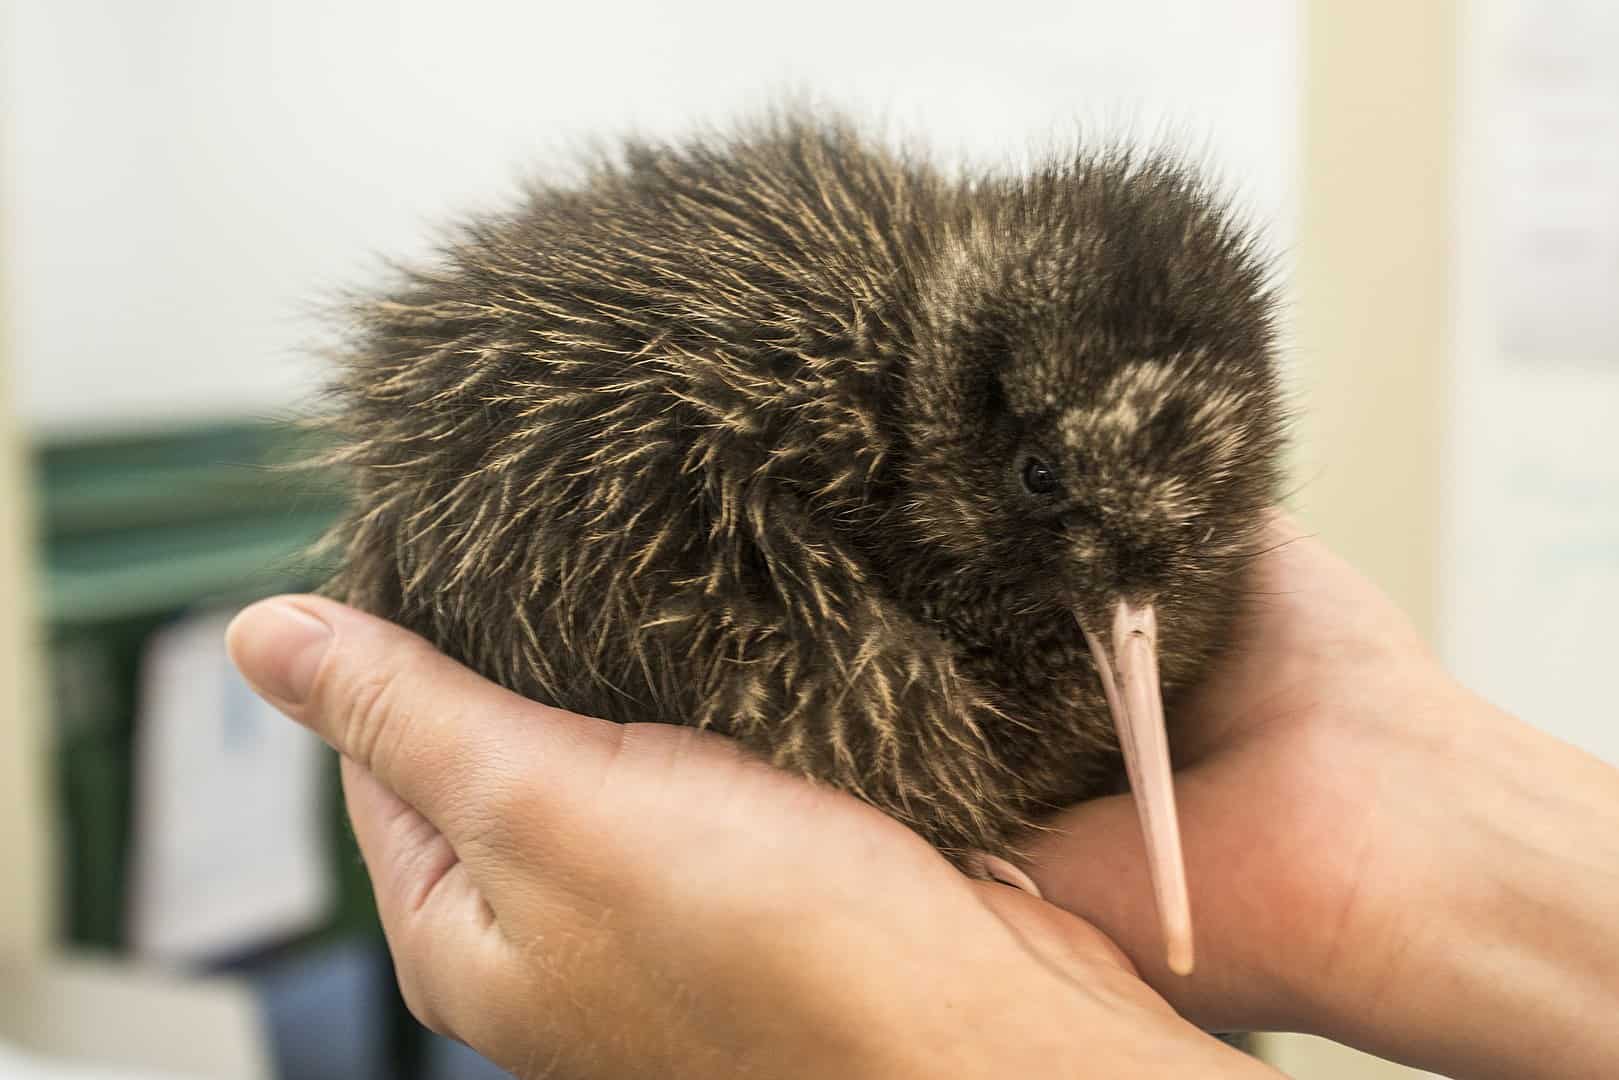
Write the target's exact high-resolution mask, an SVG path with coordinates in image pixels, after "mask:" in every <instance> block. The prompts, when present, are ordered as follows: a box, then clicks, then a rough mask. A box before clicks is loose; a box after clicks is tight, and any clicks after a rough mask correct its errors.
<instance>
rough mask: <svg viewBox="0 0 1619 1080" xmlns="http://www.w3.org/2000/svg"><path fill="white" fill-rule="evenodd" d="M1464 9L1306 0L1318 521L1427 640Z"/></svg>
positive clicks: (1300, 322) (1302, 303) (1387, 0)
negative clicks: (1461, 14)
mask: <svg viewBox="0 0 1619 1080" xmlns="http://www.w3.org/2000/svg"><path fill="white" fill-rule="evenodd" d="M1456 19H1457V9H1456V7H1455V5H1454V4H1453V3H1450V2H1441V0H1423V2H1422V3H1408V2H1406V0H1359V2H1356V3H1341V2H1337V0H1309V3H1308V4H1307V6H1306V9H1305V20H1304V22H1305V37H1306V41H1305V64H1304V80H1305V93H1304V117H1303V125H1304V126H1303V140H1302V144H1301V147H1302V152H1301V187H1302V191H1301V195H1300V217H1301V220H1300V234H1299V253H1298V308H1297V324H1296V325H1297V334H1298V348H1299V353H1298V359H1299V362H1300V373H1301V377H1302V386H1301V390H1302V393H1303V406H1304V411H1303V416H1302V425H1301V428H1300V435H1301V439H1300V457H1299V471H1298V484H1299V485H1300V486H1299V491H1298V495H1297V497H1296V500H1295V505H1296V506H1297V507H1298V509H1299V510H1300V511H1301V512H1302V514H1303V517H1304V519H1305V520H1306V521H1307V522H1308V523H1309V524H1310V525H1311V526H1312V527H1313V528H1315V529H1317V530H1319V532H1320V533H1321V534H1322V535H1323V536H1325V537H1326V539H1327V540H1328V541H1330V542H1331V543H1332V545H1333V546H1334V547H1335V548H1337V549H1338V550H1339V551H1340V552H1341V553H1343V554H1344V555H1345V556H1346V557H1348V558H1349V559H1350V560H1352V561H1353V562H1354V563H1356V564H1357V565H1358V566H1360V567H1361V568H1362V569H1363V570H1365V571H1366V572H1368V573H1369V574H1371V575H1372V577H1373V578H1375V579H1376V580H1377V581H1378V582H1379V583H1380V584H1381V585H1382V586H1383V587H1384V588H1385V589H1387V590H1388V591H1389V592H1390V593H1391V594H1393V596H1394V597H1395V599H1396V600H1398V601H1399V602H1400V604H1401V605H1403V606H1404V608H1405V609H1406V611H1407V612H1408V613H1409V614H1410V615H1411V616H1412V618H1414V619H1415V620H1416V621H1417V623H1418V624H1419V625H1420V626H1421V627H1422V628H1423V629H1424V630H1425V631H1426V632H1427V633H1428V634H1429V635H1430V637H1431V636H1432V634H1433V631H1434V628H1435V626H1434V621H1435V614H1436V597H1437V582H1436V573H1435V569H1436V559H1437V552H1438V536H1439V499H1438V496H1439V485H1440V455H1441V447H1442V439H1443V435H1444V423H1443V417H1442V415H1441V410H1442V401H1441V394H1442V388H1443V380H1444V376H1445V371H1446V367H1447V360H1446V356H1447V351H1448V347H1449V343H1448V336H1449V326H1450V275H1449V272H1448V270H1447V263H1448V261H1449V259H1450V222H1451V216H1450V200H1451V192H1452V183H1451V173H1452V169H1451V161H1452V157H1453V144H1454V141H1455V133H1454V112H1455V107H1454V97H1455V81H1456V80H1455V73H1456V63H1455V51H1456Z"/></svg>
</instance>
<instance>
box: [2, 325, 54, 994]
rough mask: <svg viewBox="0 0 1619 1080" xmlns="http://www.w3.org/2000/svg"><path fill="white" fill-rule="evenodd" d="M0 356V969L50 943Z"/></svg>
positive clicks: (16, 491)
mask: <svg viewBox="0 0 1619 1080" xmlns="http://www.w3.org/2000/svg"><path fill="white" fill-rule="evenodd" d="M9 374H10V369H9V366H8V362H7V361H6V359H5V357H4V356H3V355H0V868H3V869H0V963H4V962H6V961H7V960H13V959H16V958H17V957H19V956H21V957H30V956H33V955H36V954H38V953H40V952H42V951H43V949H44V947H45V944H46V942H47V940H48V938H49V927H50V910H51V908H50V903H49V887H48V886H49V880H50V878H49V862H48V859H47V857H46V843H45V838H46V832H45V829H46V820H47V819H46V815H45V770H44V762H45V756H44V752H43V746H42V735H43V727H44V725H43V723H42V722H41V716H40V712H39V709H38V708H37V705H36V703H37V701H38V700H39V695H38V692H37V691H38V683H37V680H36V671H35V664H34V648H33V646H34V644H35V643H34V641H33V640H32V621H31V613H32V603H31V590H30V589H29V587H28V573H27V567H26V563H27V557H28V552H29V543H28V532H27V529H28V521H29V517H30V515H29V513H28V507H27V501H26V498H25V490H24V484H23V474H22V440H21V436H20V434H19V432H18V430H17V424H16V420H15V418H14V416H13V413H12V411H11V399H10V396H9V385H8V375H9Z"/></svg>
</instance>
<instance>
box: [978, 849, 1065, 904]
mask: <svg viewBox="0 0 1619 1080" xmlns="http://www.w3.org/2000/svg"><path fill="white" fill-rule="evenodd" d="M962 863H963V864H964V866H965V868H966V870H967V872H968V873H969V874H972V875H973V876H974V877H987V878H994V879H995V880H996V881H999V882H1000V883H1001V884H1002V885H1010V886H1012V888H1014V889H1022V890H1023V891H1024V892H1026V893H1028V894H1029V895H1030V896H1032V897H1034V898H1035V899H1036V900H1043V899H1045V898H1044V897H1043V896H1041V895H1040V886H1038V885H1036V884H1035V883H1034V879H1033V878H1031V877H1030V876H1029V875H1028V874H1025V873H1024V872H1023V871H1022V870H1019V869H1018V868H1017V867H1016V866H1013V865H1012V864H1011V863H1009V862H1007V861H1006V860H1005V859H1003V858H1001V857H1000V856H999V855H991V854H989V852H987V851H970V852H968V853H967V857H966V858H964V859H963V860H962Z"/></svg>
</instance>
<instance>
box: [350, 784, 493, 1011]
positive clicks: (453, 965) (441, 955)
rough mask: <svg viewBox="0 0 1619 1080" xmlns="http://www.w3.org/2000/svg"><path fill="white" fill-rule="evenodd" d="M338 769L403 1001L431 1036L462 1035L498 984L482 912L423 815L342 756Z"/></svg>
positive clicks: (488, 923) (482, 904)
mask: <svg viewBox="0 0 1619 1080" xmlns="http://www.w3.org/2000/svg"><path fill="white" fill-rule="evenodd" d="M342 770H343V792H344V795H345V797H346V800H347V802H348V808H349V819H350V821H351V823H352V824H353V828H354V838H355V841H356V843H357V844H358V845H359V848H360V856H361V858H363V859H364V860H365V868H366V872H367V873H368V874H369V875H370V878H371V889H372V893H373V895H374V896H375V898H376V905H377V915H378V917H379V918H380V919H381V921H382V931H383V934H384V935H385V936H386V937H387V939H388V949H389V951H390V952H391V953H392V954H393V957H394V969H395V973H396V976H397V978H398V981H399V989H400V993H401V994H402V995H403V996H404V999H405V1004H406V1005H407V1006H408V1007H409V1008H410V1011H411V1013H412V1014H414V1015H415V1017H416V1018H417V1019H418V1020H420V1021H421V1022H422V1023H423V1024H424V1025H425V1026H427V1027H428V1028H430V1029H432V1030H433V1031H436V1032H438V1033H439V1034H441V1035H457V1036H459V1037H462V1038H466V1037H467V1032H466V1031H465V1028H466V1026H467V1018H468V1016H469V1015H470V1016H475V1015H477V1014H479V1013H481V1012H482V1011H483V1009H482V1001H481V999H482V998H483V997H484V996H485V995H486V994H488V993H491V992H493V991H494V989H495V986H496V985H498V983H499V982H501V981H504V980H502V979H501V972H502V965H501V964H500V963H498V960H499V954H500V953H501V952H502V951H503V943H502V942H501V940H500V939H499V936H498V933H497V932H496V931H495V930H494V927H493V919H492V913H491V911H490V908H489V906H488V904H487V902H486V901H485V900H484V898H483V896H482V895H481V894H480V893H479V892H478V890H477V889H476V888H475V887H473V885H472V882H471V878H470V876H469V875H468V874H467V873H466V869H465V867H464V866H462V864H461V862H460V860H458V859H457V858H456V856H455V851H454V849H453V848H451V847H450V843H449V841H448V840H446V839H445V838H444V836H443V835H442V834H441V833H440V832H439V831H438V830H437V829H435V828H433V826H432V825H431V824H430V823H429V822H428V820H427V819H426V818H424V817H422V816H421V815H420V814H418V813H417V812H416V811H415V810H414V809H412V808H411V806H410V804H408V803H406V802H405V801H404V800H402V799H400V798H399V796H397V795H395V794H394V793H393V792H391V791H389V790H388V788H387V787H386V786H384V785H383V784H382V782H381V781H379V780H378V779H377V778H376V777H375V776H372V775H371V774H370V773H368V772H366V771H365V770H364V769H362V768H360V767H359V766H358V765H356V764H354V763H353V762H352V761H350V760H348V759H347V758H344V759H343V762H342ZM469 996H470V997H472V998H473V1000H471V1001H469V1000H468V999H469ZM496 996H497V998H498V997H499V996H500V995H498V994H497V995H496Z"/></svg>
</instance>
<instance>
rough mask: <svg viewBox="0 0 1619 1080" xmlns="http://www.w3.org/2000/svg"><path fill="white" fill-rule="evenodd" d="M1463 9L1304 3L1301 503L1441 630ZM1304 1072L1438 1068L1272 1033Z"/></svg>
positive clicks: (1331, 537) (1330, 535) (1323, 1076)
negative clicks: (1408, 1065)
mask: <svg viewBox="0 0 1619 1080" xmlns="http://www.w3.org/2000/svg"><path fill="white" fill-rule="evenodd" d="M1457 17H1458V12H1457V8H1456V6H1455V5H1454V4H1452V3H1450V2H1448V0H1446V2H1439V0H1423V2H1422V3H1409V2H1406V0H1359V2H1356V3H1347V2H1343V0H1308V2H1307V4H1306V7H1305V18H1304V24H1305V30H1304V32H1305V38H1306V40H1305V49H1304V57H1305V61H1304V82H1305V92H1304V98H1303V118H1302V122H1303V138H1302V143H1301V161H1300V187H1301V193H1300V218H1301V220H1300V224H1299V250H1298V263H1297V268H1298V279H1297V299H1298V306H1297V309H1296V323H1295V328H1296V334H1297V345H1298V354H1297V360H1298V379H1299V386H1298V389H1299V391H1300V395H1301V404H1302V408H1303V415H1302V417H1301V425H1300V430H1299V436H1300V439H1299V448H1298V459H1297V471H1296V483H1297V485H1298V494H1297V495H1296V497H1295V498H1294V500H1293V505H1294V507H1295V508H1296V509H1297V510H1298V511H1299V512H1300V513H1301V515H1302V517H1303V518H1304V520H1305V522H1306V523H1307V524H1308V525H1309V526H1310V527H1311V528H1312V529H1314V530H1316V531H1317V532H1319V533H1320V534H1321V535H1322V536H1323V537H1325V539H1326V540H1327V541H1328V542H1329V543H1330V544H1332V546H1333V547H1334V548H1336V549H1337V550H1338V551H1340V552H1341V553H1343V554H1344V555H1345V556H1346V557H1348V558H1349V559H1350V560H1352V561H1353V562H1354V563H1356V564H1357V565H1358V566H1360V567H1361V568H1362V569H1363V570H1365V571H1366V572H1367V573H1369V574H1370V575H1371V576H1372V577H1373V578H1374V579H1376V580H1377V581H1378V582H1379V583H1380V584H1381V585H1382V586H1383V587H1384V588H1385V589H1387V590H1388V592H1389V593H1390V594H1391V595H1392V596H1393V597H1394V598H1395V599H1396V600H1397V601H1399V603H1400V604H1401V605H1402V606H1403V607H1404V608H1405V610H1406V611H1407V612H1408V613H1409V614H1410V615H1411V617H1412V618H1413V619H1415V620H1416V622H1417V624H1418V625H1419V626H1421V627H1422V629H1423V630H1424V631H1425V632H1426V633H1427V634H1428V635H1429V637H1430V638H1431V637H1432V636H1433V634H1434V631H1435V618H1436V613H1437V575H1436V563H1437V558H1438V543H1439V523H1440V519H1439V490H1440V468H1441V446H1442V440H1443V436H1444V422H1445V418H1444V413H1443V402H1442V397H1441V395H1442V393H1443V380H1444V375H1445V371H1446V367H1447V355H1448V352H1449V341H1448V335H1449V326H1450V271H1449V262H1450V257H1451V237H1450V232H1449V229H1450V221H1451V216H1450V208H1449V203H1450V199H1451V191H1452V184H1451V174H1452V164H1451V163H1452V158H1453V144H1454V141H1455V134H1454V120H1453V114H1454V97H1455V71H1456V62H1455V52H1456V41H1457V33H1456V20H1457ZM1259 1051H1260V1053H1261V1055H1262V1056H1263V1057H1264V1058H1265V1059H1266V1060H1267V1061H1269V1062H1271V1063H1272V1064H1274V1065H1276V1066H1277V1067H1278V1068H1279V1069H1281V1070H1282V1071H1283V1072H1285V1073H1287V1074H1288V1075H1289V1076H1295V1077H1301V1078H1308V1080H1396V1078H1410V1077H1420V1076H1425V1075H1427V1074H1425V1073H1420V1072H1415V1071H1413V1070H1410V1069H1405V1068H1402V1067H1400V1066H1397V1065H1393V1064H1390V1063H1388V1062H1385V1061H1381V1060H1379V1059H1377V1058H1371V1057H1368V1056H1366V1055H1364V1054H1360V1053H1357V1052H1355V1051H1352V1050H1349V1049H1347V1048H1345V1047H1342V1046H1338V1045H1337V1044H1335V1043H1331V1042H1327V1041H1325V1040H1323V1039H1313V1038H1305V1037H1302V1036H1297V1035H1267V1036H1263V1037H1262V1038H1261V1040H1260V1046H1259Z"/></svg>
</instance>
